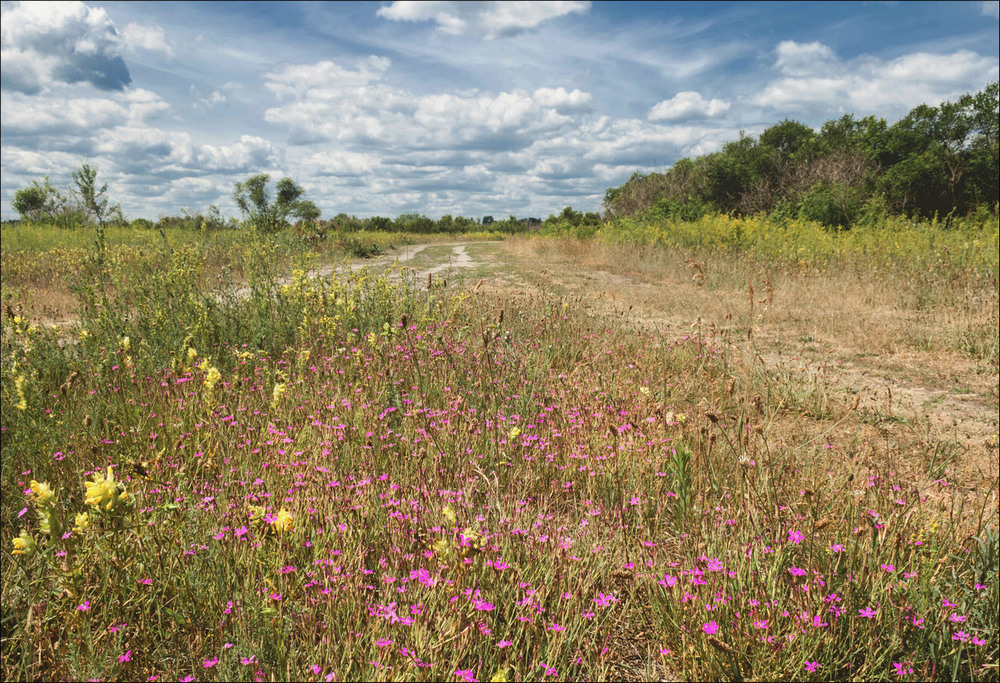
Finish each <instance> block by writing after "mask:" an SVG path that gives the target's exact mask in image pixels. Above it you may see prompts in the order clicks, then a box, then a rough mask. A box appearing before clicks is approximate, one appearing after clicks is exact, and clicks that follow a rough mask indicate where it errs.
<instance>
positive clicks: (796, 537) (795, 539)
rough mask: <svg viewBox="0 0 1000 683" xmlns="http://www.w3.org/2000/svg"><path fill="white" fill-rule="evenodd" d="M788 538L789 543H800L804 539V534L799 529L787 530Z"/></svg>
mask: <svg viewBox="0 0 1000 683" xmlns="http://www.w3.org/2000/svg"><path fill="white" fill-rule="evenodd" d="M788 540H789V541H790V542H791V543H796V544H797V543H801V542H802V541H804V540H806V535H805V534H803V533H802V532H801V531H798V530H795V531H789V532H788Z"/></svg>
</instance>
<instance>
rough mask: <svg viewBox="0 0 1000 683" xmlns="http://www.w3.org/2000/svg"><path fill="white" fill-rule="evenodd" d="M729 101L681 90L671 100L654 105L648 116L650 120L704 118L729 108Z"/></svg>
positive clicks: (716, 114) (717, 114)
mask: <svg viewBox="0 0 1000 683" xmlns="http://www.w3.org/2000/svg"><path fill="white" fill-rule="evenodd" d="M729 106H730V104H729V102H727V101H725V100H719V99H711V100H706V99H705V98H704V97H702V96H701V93H698V92H694V91H690V90H689V91H685V92H679V93H677V94H676V95H674V96H673V97H672V98H670V99H669V100H663V101H662V102H658V103H657V104H655V105H653V107H652V108H651V109H650V110H649V114H648V116H647V118H648V119H649V120H650V121H686V120H690V119H703V118H710V117H713V116H719V115H720V114H722V113H724V112H726V111H728V110H729Z"/></svg>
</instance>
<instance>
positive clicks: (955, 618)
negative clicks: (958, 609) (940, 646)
mask: <svg viewBox="0 0 1000 683" xmlns="http://www.w3.org/2000/svg"><path fill="white" fill-rule="evenodd" d="M967 618H968V617H966V616H965V615H964V614H952V615H951V616H950V617H948V621H952V622H954V623H956V624H960V623H962V622H963V621H965V620H966V619H967Z"/></svg>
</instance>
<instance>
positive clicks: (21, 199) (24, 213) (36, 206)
mask: <svg viewBox="0 0 1000 683" xmlns="http://www.w3.org/2000/svg"><path fill="white" fill-rule="evenodd" d="M10 204H11V206H12V207H13V208H14V210H15V211H17V212H18V213H19V214H21V219H22V220H33V221H39V220H43V219H48V220H52V221H54V220H56V218H57V217H58V216H59V215H60V213H62V211H63V209H64V208H65V207H66V198H65V197H63V195H62V194H61V193H60V192H59V190H57V189H56V188H54V187H52V185H51V184H50V183H49V177H48V176H45V178H44V179H43V180H42V182H40V183H39V182H38V181H37V180H32V181H31V185H29V186H28V187H25V188H22V189H20V190H18V191H17V192H15V193H14V198H13V199H12V200H11V202H10Z"/></svg>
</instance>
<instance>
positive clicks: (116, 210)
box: [73, 164, 122, 228]
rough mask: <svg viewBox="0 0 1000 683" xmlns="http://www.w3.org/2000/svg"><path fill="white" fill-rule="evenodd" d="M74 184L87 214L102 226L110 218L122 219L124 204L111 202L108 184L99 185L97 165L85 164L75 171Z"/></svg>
mask: <svg viewBox="0 0 1000 683" xmlns="http://www.w3.org/2000/svg"><path fill="white" fill-rule="evenodd" d="M73 184H74V185H76V190H75V191H76V193H77V194H78V195H79V197H80V203H81V204H83V208H84V210H86V212H87V214H88V215H89V216H90V217H92V218H94V219H95V220H96V221H97V224H98V225H99V226H101V227H102V228H103V227H104V226H105V225H107V222H108V219H109V218H117V219H118V220H122V205H121V204H110V200H109V199H108V184H107V183H104V184H103V185H102V186H101V187H100V189H98V187H97V167H96V166H91V165H90V164H83V165H82V166H80V168H78V169H76V170H75V171H73Z"/></svg>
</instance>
